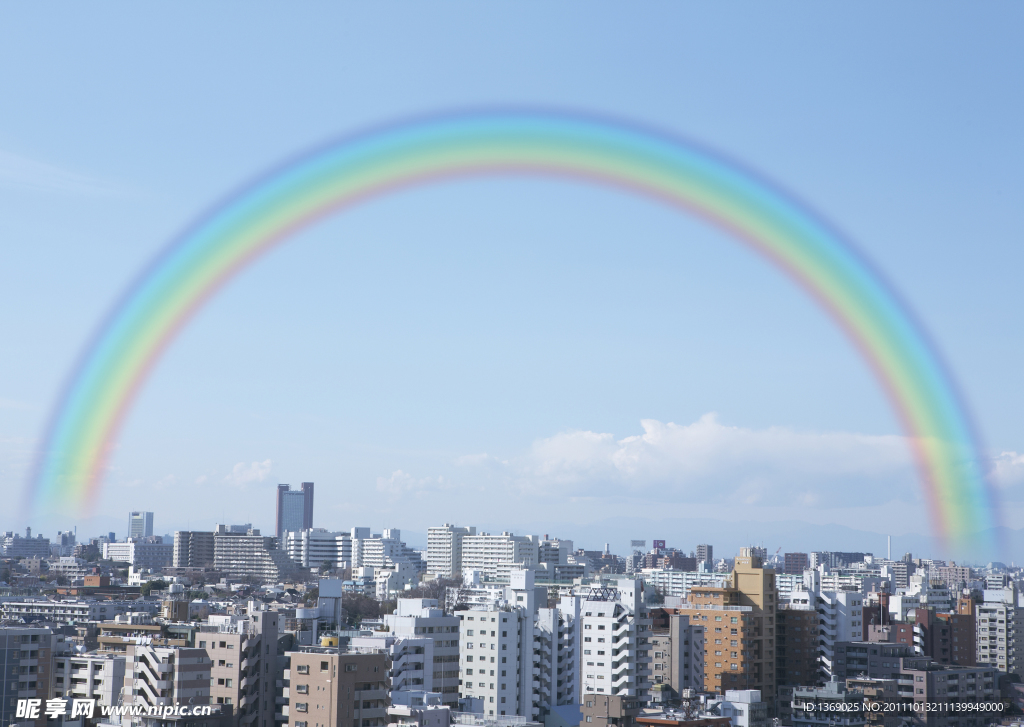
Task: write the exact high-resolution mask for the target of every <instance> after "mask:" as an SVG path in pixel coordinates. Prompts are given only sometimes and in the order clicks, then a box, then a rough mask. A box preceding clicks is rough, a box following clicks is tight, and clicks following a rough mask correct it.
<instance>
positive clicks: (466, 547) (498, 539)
mask: <svg viewBox="0 0 1024 727" xmlns="http://www.w3.org/2000/svg"><path fill="white" fill-rule="evenodd" d="M537 557H538V542H537V539H535V538H532V537H530V536H527V535H513V534H512V533H509V532H504V533H502V534H501V535H491V534H489V533H480V534H478V535H463V536H462V572H463V573H465V572H467V571H471V570H475V571H479V572H481V573H482V574H483V575H484V576H486V577H488V578H493V579H497V580H502V581H505V582H508V580H509V578H510V577H511V573H512V571H513V570H519V569H522V568H529V567H531V566H534V565H536V564H537V562H538V561H537Z"/></svg>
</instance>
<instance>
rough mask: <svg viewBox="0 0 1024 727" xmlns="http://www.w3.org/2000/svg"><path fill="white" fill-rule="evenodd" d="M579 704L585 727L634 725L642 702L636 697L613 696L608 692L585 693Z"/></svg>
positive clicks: (633, 726)
mask: <svg viewBox="0 0 1024 727" xmlns="http://www.w3.org/2000/svg"><path fill="white" fill-rule="evenodd" d="M582 699H583V701H582V702H581V704H580V712H582V714H583V720H582V721H581V722H580V725H581V726H582V725H584V724H585V725H587V727H591V725H593V726H594V727H635V726H636V724H637V721H636V719H637V717H639V716H640V713H641V711H642V710H643V703H642V702H641V701H640V700H639V699H637V698H636V697H613V696H611V695H608V694H587V695H585V696H584V697H583V698H582Z"/></svg>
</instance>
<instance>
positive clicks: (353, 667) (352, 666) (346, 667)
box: [306, 664, 356, 674]
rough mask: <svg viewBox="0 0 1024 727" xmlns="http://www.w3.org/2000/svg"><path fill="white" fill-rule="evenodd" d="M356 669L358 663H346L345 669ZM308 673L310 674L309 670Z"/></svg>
mask: <svg viewBox="0 0 1024 727" xmlns="http://www.w3.org/2000/svg"><path fill="white" fill-rule="evenodd" d="M355 670H356V665H355V664H346V665H345V671H355ZM306 673H307V674H308V673H309V672H308V671H307V672H306Z"/></svg>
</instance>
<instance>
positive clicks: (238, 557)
mask: <svg viewBox="0 0 1024 727" xmlns="http://www.w3.org/2000/svg"><path fill="white" fill-rule="evenodd" d="M277 543H278V541H277V538H272V537H269V536H262V535H260V531H259V530H258V529H254V528H250V529H249V530H248V531H246V532H245V533H244V534H243V533H233V532H229V530H228V528H227V526H224V525H218V526H217V529H216V530H215V531H214V533H213V565H214V567H215V568H216V569H217V570H219V571H221V572H223V573H224V575H226V576H228V577H231V578H254V579H256V580H262V581H270V582H276V581H279V580H281V579H282V578H285V577H287V576H289V575H291V574H292V573H293V572H294V570H295V562H294V561H292V559H291V558H289V557H288V554H287V553H286V552H285V551H283V550H281V549H280V548H278V547H277Z"/></svg>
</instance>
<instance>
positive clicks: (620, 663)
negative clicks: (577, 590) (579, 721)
mask: <svg viewBox="0 0 1024 727" xmlns="http://www.w3.org/2000/svg"><path fill="white" fill-rule="evenodd" d="M580 608H581V609H582V614H581V616H580V625H581V630H580V634H581V637H580V638H581V643H580V649H581V650H582V654H581V656H580V676H581V678H580V685H581V687H582V697H585V696H586V695H588V694H601V695H611V696H620V697H635V698H636V701H638V702H640V703H641V704H644V705H646V704H648V703H649V702H650V699H651V695H650V689H651V684H652V677H651V662H652V657H651V654H650V648H651V647H650V644H649V643H648V637H649V635H650V627H651V615H650V611H649V610H648V608H647V604H646V603H645V602H644V582H643V581H642V580H639V579H636V580H635V579H632V578H626V577H622V578H618V579H609V581H608V584H607V587H603V588H592V589H591V591H590V593H589V594H588V595H586V596H584V597H583V601H582V604H581V606H580ZM582 697H581V698H582Z"/></svg>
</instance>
